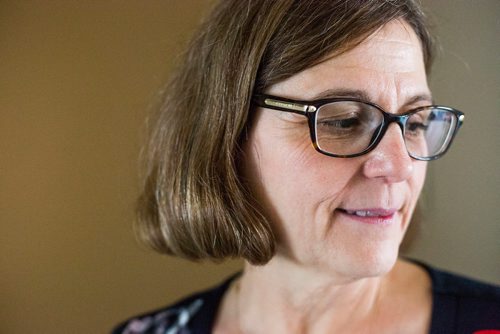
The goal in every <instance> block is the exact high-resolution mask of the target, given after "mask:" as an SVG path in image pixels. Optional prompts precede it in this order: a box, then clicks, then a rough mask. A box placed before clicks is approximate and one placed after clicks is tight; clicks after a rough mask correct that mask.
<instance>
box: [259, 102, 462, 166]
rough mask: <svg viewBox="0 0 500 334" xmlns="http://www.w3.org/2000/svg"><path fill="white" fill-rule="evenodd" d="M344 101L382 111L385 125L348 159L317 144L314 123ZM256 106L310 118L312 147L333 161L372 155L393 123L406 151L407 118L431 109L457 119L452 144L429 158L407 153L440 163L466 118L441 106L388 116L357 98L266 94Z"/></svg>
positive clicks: (372, 104)
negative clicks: (327, 109)
mask: <svg viewBox="0 0 500 334" xmlns="http://www.w3.org/2000/svg"><path fill="white" fill-rule="evenodd" d="M342 101H350V102H359V103H364V104H367V105H369V106H372V107H374V108H376V109H377V110H379V111H380V112H381V113H382V115H383V123H382V128H381V129H380V130H379V131H378V134H377V135H376V136H375V137H374V138H373V139H372V140H371V142H370V144H369V145H368V147H367V148H366V149H364V150H363V151H362V152H359V153H356V154H347V155H341V154H334V153H330V152H327V151H324V150H322V149H321V148H320V147H319V145H318V142H317V136H316V128H315V123H316V115H317V111H318V109H319V108H320V107H321V106H323V105H325V104H328V103H332V102H342ZM253 103H254V104H255V105H257V106H259V107H263V108H268V109H273V110H280V111H284V112H291V113H294V114H299V115H303V116H306V117H307V120H308V124H309V132H310V135H311V141H312V143H313V146H314V148H315V149H316V151H318V152H319V153H322V154H324V155H327V156H330V157H335V158H354V157H358V156H361V155H364V154H366V153H368V152H370V151H372V150H373V149H374V148H375V147H377V145H378V143H379V142H380V141H381V140H382V138H383V137H384V135H385V133H386V131H387V129H388V128H389V125H391V123H397V124H398V125H399V128H400V129H401V131H402V134H403V140H404V141H405V147H406V139H405V137H404V134H405V125H406V122H407V120H408V118H409V117H410V116H411V115H413V114H415V113H417V112H419V111H421V110H423V109H428V108H434V109H440V110H445V111H448V112H451V113H452V114H453V115H454V116H455V117H456V123H455V128H454V129H453V132H452V134H451V138H450V141H449V142H448V145H447V146H446V147H445V149H444V150H443V151H442V152H440V153H439V154H436V155H433V156H430V157H417V156H413V155H412V154H411V153H410V152H408V148H407V149H406V150H407V152H408V155H409V156H410V157H412V158H413V159H415V160H421V161H430V160H435V159H438V158H439V157H441V156H443V155H444V154H445V153H446V152H447V151H448V149H449V148H450V146H451V144H452V142H453V139H454V138H455V135H456V134H457V132H458V130H459V129H460V127H461V126H462V123H463V121H464V118H465V115H464V113H463V112H461V111H459V110H457V109H454V108H451V107H446V106H441V105H428V106H422V107H417V108H414V109H411V110H409V111H407V112H405V113H404V114H391V113H388V112H386V111H385V110H384V109H383V108H382V107H381V106H379V105H377V104H375V103H372V102H368V101H364V100H360V99H357V98H350V97H334V98H327V99H319V100H312V101H306V100H292V99H288V98H283V97H278V96H273V95H266V94H255V95H254V96H253Z"/></svg>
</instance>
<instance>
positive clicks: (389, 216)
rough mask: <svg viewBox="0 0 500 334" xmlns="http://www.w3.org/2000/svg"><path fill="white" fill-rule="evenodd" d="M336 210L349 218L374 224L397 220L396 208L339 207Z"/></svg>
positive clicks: (386, 223) (390, 222) (384, 223)
mask: <svg viewBox="0 0 500 334" xmlns="http://www.w3.org/2000/svg"><path fill="white" fill-rule="evenodd" d="M335 211H336V212H338V213H340V214H341V215H342V216H345V217H347V218H349V219H352V220H355V221H358V222H361V223H365V224H372V225H391V224H392V223H393V222H394V221H395V219H394V218H395V215H396V212H397V210H395V209H382V208H373V209H344V208H337V209H336V210H335Z"/></svg>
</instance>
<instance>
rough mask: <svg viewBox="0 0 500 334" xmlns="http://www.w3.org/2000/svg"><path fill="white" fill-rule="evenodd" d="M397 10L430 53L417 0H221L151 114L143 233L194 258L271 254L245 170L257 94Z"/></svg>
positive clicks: (354, 40)
mask: <svg viewBox="0 0 500 334" xmlns="http://www.w3.org/2000/svg"><path fill="white" fill-rule="evenodd" d="M394 19H401V20H404V21H406V22H407V23H408V24H409V25H410V26H411V27H412V28H413V29H414V31H415V32H416V34H417V35H418V37H419V38H420V40H421V43H422V50H423V54H424V61H425V64H426V68H427V69H429V67H430V65H431V62H432V42H431V41H432V40H431V37H430V35H429V33H428V31H427V29H426V26H425V24H424V15H423V13H422V11H421V9H420V7H419V6H418V5H417V3H416V1H415V0H392V1H391V0H295V1H294V0H272V1H269V0H223V1H220V3H219V4H218V5H216V6H215V8H214V9H213V11H212V13H211V15H209V16H208V17H207V18H206V19H205V21H204V23H202V25H201V26H200V28H199V30H198V32H197V33H196V34H195V35H194V38H193V40H192V41H191V43H190V45H189V47H188V50H187V53H186V55H185V59H184V62H183V63H182V65H181V66H180V67H179V68H178V70H177V71H176V73H175V74H174V75H173V76H172V78H171V80H170V82H169V84H168V86H167V89H166V94H165V97H164V101H163V103H162V106H161V108H159V111H158V113H157V115H156V116H155V117H154V118H153V119H152V131H151V134H150V140H149V143H148V146H147V148H146V150H145V153H146V154H145V162H146V166H145V178H144V184H143V190H142V194H141V196H140V198H139V201H138V223H139V225H138V226H139V231H140V234H141V236H142V237H143V238H144V239H145V240H146V241H147V242H148V243H149V244H150V245H151V246H152V247H153V248H154V249H155V250H157V251H159V252H162V253H167V254H173V255H177V256H181V257H185V258H188V259H192V260H196V259H203V258H210V259H215V260H216V259H223V258H226V257H243V258H245V259H246V260H248V261H249V262H251V263H254V264H264V263H266V262H267V261H269V260H270V259H271V257H272V256H273V254H274V249H275V240H274V236H273V233H272V229H271V225H270V222H269V221H268V220H267V218H266V217H265V215H264V214H263V212H262V210H260V209H259V203H257V201H255V200H254V198H253V197H252V194H251V193H250V191H249V189H248V187H247V185H246V184H245V183H244V182H243V180H242V178H241V177H240V175H239V170H238V159H239V157H240V156H241V149H240V143H241V140H242V137H243V136H242V134H243V133H244V129H245V127H246V126H247V124H248V119H249V116H250V114H251V98H252V95H253V94H254V93H255V92H263V91H264V90H265V89H266V88H268V87H269V86H271V85H273V84H275V83H277V82H280V81H282V80H284V79H287V78H288V77H290V76H292V75H294V74H296V73H298V72H300V71H302V70H304V69H306V68H308V67H310V66H312V65H314V64H317V63H319V62H321V61H322V60H324V59H325V57H327V56H332V54H333V55H338V54H340V53H342V52H345V51H347V50H350V49H352V48H353V47H354V46H356V45H357V44H359V43H360V42H362V41H363V39H364V38H366V37H367V36H368V35H370V34H371V33H373V32H374V31H375V30H377V29H379V28H380V27H382V26H383V25H384V24H386V23H388V22H389V21H392V20H394Z"/></svg>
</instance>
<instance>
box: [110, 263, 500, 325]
mask: <svg viewBox="0 0 500 334" xmlns="http://www.w3.org/2000/svg"><path fill="white" fill-rule="evenodd" d="M414 262H415V263H416V264H418V265H420V266H421V267H422V268H424V269H425V270H426V271H427V273H428V274H429V276H430V277H431V280H432V300H433V304H432V320H431V328H430V332H429V333H430V334H462V333H463V334H474V333H477V334H483V333H484V334H486V333H488V334H492V333H497V334H500V287H498V286H494V285H490V284H486V283H482V282H478V281H475V280H471V279H468V278H465V277H462V276H458V275H455V274H451V273H448V272H444V271H441V270H437V269H434V268H432V267H430V266H428V265H426V264H423V263H420V262H416V261H414ZM238 275H239V274H236V275H234V276H232V277H231V278H229V279H227V280H226V281H225V282H224V283H222V284H221V285H219V286H217V287H215V288H213V289H210V290H206V291H203V292H200V293H196V294H194V295H192V296H190V297H188V298H185V299H183V300H181V301H179V302H177V303H175V304H173V305H170V306H167V307H164V308H161V309H158V310H155V311H152V312H148V313H145V314H142V315H138V316H136V317H133V318H131V319H130V320H127V321H126V322H124V323H122V324H121V325H119V326H118V327H116V328H115V329H114V330H113V332H112V333H113V334H121V333H123V334H125V333H126V334H139V333H140V334H153V333H154V334H160V333H161V334H204V333H210V332H211V329H212V327H213V324H214V321H215V317H216V315H217V310H218V308H219V304H220V302H221V300H222V297H223V295H224V293H225V292H226V290H227V289H228V287H229V285H230V284H231V282H232V281H233V280H234V279H235V278H236V277H237V276H238ZM487 330H490V331H487ZM481 331H484V332H483V333H481Z"/></svg>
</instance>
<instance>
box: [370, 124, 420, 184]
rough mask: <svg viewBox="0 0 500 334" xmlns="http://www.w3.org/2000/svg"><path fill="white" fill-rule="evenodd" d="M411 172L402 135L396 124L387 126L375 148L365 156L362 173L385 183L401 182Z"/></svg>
mask: <svg viewBox="0 0 500 334" xmlns="http://www.w3.org/2000/svg"><path fill="white" fill-rule="evenodd" d="M412 172H413V161H412V158H411V157H410V156H409V155H408V151H407V150H406V146H405V143H404V139H403V133H402V131H401V128H400V127H399V126H398V124H396V123H393V124H391V125H389V127H388V129H387V131H386V132H385V134H384V137H383V138H382V139H381V141H380V142H379V143H378V145H377V147H375V149H374V150H373V151H371V152H370V153H368V155H367V160H366V161H365V163H364V165H363V173H364V174H365V176H366V177H369V178H384V179H385V181H386V182H390V183H393V182H402V181H404V180H406V179H408V178H409V177H410V175H411V174H412Z"/></svg>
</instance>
